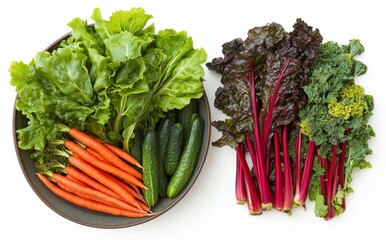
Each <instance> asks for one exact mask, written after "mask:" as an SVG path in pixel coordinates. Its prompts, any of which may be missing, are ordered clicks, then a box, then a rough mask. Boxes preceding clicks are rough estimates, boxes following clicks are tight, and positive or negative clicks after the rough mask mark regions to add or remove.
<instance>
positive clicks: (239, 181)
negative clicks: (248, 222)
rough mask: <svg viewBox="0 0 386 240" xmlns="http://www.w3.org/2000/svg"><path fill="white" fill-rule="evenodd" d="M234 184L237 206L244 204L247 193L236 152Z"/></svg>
mask: <svg viewBox="0 0 386 240" xmlns="http://www.w3.org/2000/svg"><path fill="white" fill-rule="evenodd" d="M236 155H237V156H236V183H235V194H236V201H237V204H244V203H245V201H246V200H247V193H246V190H245V181H244V172H243V168H242V166H241V163H240V161H241V160H240V158H239V157H238V154H237V152H236Z"/></svg>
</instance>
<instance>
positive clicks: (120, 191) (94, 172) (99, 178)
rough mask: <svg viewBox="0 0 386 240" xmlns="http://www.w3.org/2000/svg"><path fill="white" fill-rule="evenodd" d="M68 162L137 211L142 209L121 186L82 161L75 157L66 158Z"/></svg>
mask: <svg viewBox="0 0 386 240" xmlns="http://www.w3.org/2000/svg"><path fill="white" fill-rule="evenodd" d="M68 160H69V162H70V163H71V164H72V165H74V166H75V167H77V168H79V169H80V170H82V171H83V172H84V173H86V174H87V175H89V176H90V177H92V178H94V179H95V180H97V181H98V182H100V183H102V184H103V185H105V186H106V187H108V188H110V189H111V190H113V191H114V192H116V193H117V194H118V195H119V196H121V197H122V198H123V199H125V201H126V202H127V203H129V204H131V205H133V206H134V207H136V208H138V209H142V208H141V206H140V204H139V203H138V201H137V200H136V199H135V198H134V196H133V195H131V194H130V193H129V192H127V191H126V189H124V188H123V187H122V186H120V185H119V184H117V183H116V182H114V181H113V180H111V179H109V178H107V177H106V176H104V175H103V174H101V173H100V171H99V170H98V169H97V168H95V167H94V166H92V165H90V164H88V163H87V162H85V161H84V160H82V159H80V158H79V157H77V156H74V155H73V156H70V157H69V158H68Z"/></svg>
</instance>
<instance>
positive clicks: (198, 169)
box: [12, 24, 211, 229]
mask: <svg viewBox="0 0 386 240" xmlns="http://www.w3.org/2000/svg"><path fill="white" fill-rule="evenodd" d="M93 25H94V24H89V25H88V27H92V26H93ZM71 33H72V32H68V33H66V34H64V35H63V36H61V37H60V38H58V39H57V40H55V41H54V42H53V43H51V44H50V45H49V46H48V47H46V48H45V49H44V50H43V51H47V52H52V51H53V50H55V48H57V47H58V46H59V44H60V43H61V42H62V41H63V40H66V39H67V38H68V37H70V36H71ZM17 99H18V94H16V97H15V100H14V108H13V115H12V132H13V133H12V135H13V143H14V147H15V151H16V155H17V158H18V162H19V165H20V167H21V170H22V172H23V175H24V177H25V179H26V180H27V182H28V184H29V185H30V187H31V188H32V190H33V191H34V192H35V194H36V195H37V196H38V197H39V198H40V199H41V201H43V202H44V203H45V205H47V206H48V207H49V208H50V209H51V210H53V211H54V212H56V213H57V214H58V215H60V216H62V217H63V218H65V219H68V220H70V221H72V222H75V223H78V224H80V225H84V226H87V227H94V228H101V229H117V228H126V227H133V226H136V225H139V224H143V223H145V222H148V221H150V220H153V219H155V218H157V217H159V216H161V215H162V214H164V213H166V212H167V211H169V210H170V209H171V208H172V207H174V206H175V205H177V203H178V202H179V201H181V200H182V198H184V197H185V195H186V194H187V193H188V192H189V190H190V189H191V188H192V187H193V185H194V183H195V182H196V180H197V178H198V176H199V174H200V172H201V170H202V168H203V166H204V164H205V162H206V158H207V155H208V150H209V147H210V140H211V110H210V105H209V99H208V96H207V94H206V91H205V89H204V90H203V94H202V97H201V98H200V99H203V102H204V106H205V107H204V110H205V116H206V118H207V123H206V126H205V127H206V128H207V134H206V142H203V143H202V146H201V147H202V149H201V150H200V151H201V152H202V153H203V154H202V158H201V159H202V161H201V162H200V163H199V164H197V166H196V169H195V171H194V172H193V175H192V177H191V179H190V181H189V183H188V185H187V186H186V187H185V188H184V189H183V190H182V191H181V193H180V194H179V195H178V196H177V197H175V198H174V201H173V203H172V204H170V205H169V206H167V207H166V208H164V209H163V210H162V211H161V212H159V213H158V214H155V215H153V216H149V217H143V218H138V219H140V220H138V221H136V222H134V223H127V224H121V225H101V224H93V223H91V222H85V221H81V220H79V219H77V218H74V217H72V216H70V215H68V214H65V213H64V212H62V211H59V210H58V209H57V208H56V207H55V205H54V204H51V203H50V202H49V201H47V200H46V198H45V197H44V196H43V194H42V193H41V192H40V191H39V190H38V189H37V188H36V187H35V185H34V183H33V181H32V179H31V178H29V177H28V173H27V169H26V167H25V165H24V162H23V159H22V156H21V153H20V151H21V149H20V148H19V145H18V139H17V133H16V131H17V126H16V122H17V114H18V113H19V112H20V111H18V110H17V108H16V101H17ZM200 99H197V100H200ZM203 140H205V137H204V139H203ZM29 151H31V150H29Z"/></svg>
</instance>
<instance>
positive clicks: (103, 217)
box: [13, 33, 211, 229]
mask: <svg viewBox="0 0 386 240" xmlns="http://www.w3.org/2000/svg"><path fill="white" fill-rule="evenodd" d="M69 35H70V33H68V34H66V35H64V36H63V37H61V38H59V39H58V40H57V41H55V42H54V43H53V44H51V45H50V46H49V47H48V48H47V49H45V51H49V52H51V51H53V50H55V49H56V48H58V46H59V44H60V42H61V41H62V40H64V39H66V38H68V37H69ZM198 106H199V113H200V115H201V116H202V118H203V119H204V122H205V127H204V138H203V142H202V143H203V144H202V147H201V151H200V155H199V159H198V162H197V166H196V169H195V171H194V173H193V176H192V178H191V179H190V181H189V183H188V185H187V186H186V187H185V188H184V190H183V191H182V192H181V193H180V194H179V195H178V196H177V197H175V198H173V199H169V198H165V199H161V200H160V201H159V202H158V203H157V204H156V206H154V207H153V208H152V210H153V211H154V212H158V214H156V215H153V216H151V217H144V218H126V217H119V216H113V215H108V214H104V213H99V212H96V211H92V210H88V209H85V208H83V207H79V206H76V205H74V204H72V203H69V202H67V201H66V200H63V199H62V198H60V197H58V196H56V195H55V194H53V193H52V192H51V191H50V190H49V189H48V188H47V187H46V186H44V185H43V183H42V182H41V181H40V180H39V179H38V177H37V176H36V167H35V163H34V161H33V160H32V159H31V157H30V155H31V151H25V150H23V149H20V148H19V147H18V144H17V136H16V130H17V129H20V128H24V127H26V126H27V124H28V119H27V118H26V117H25V116H24V115H22V114H21V112H19V111H18V110H16V108H15V110H14V113H13V130H14V144H15V149H16V153H17V157H18V159H19V163H20V167H21V169H22V171H23V173H24V176H25V178H26V179H27V181H28V183H29V184H30V186H31V187H32V189H33V190H34V191H35V193H36V195H37V196H38V197H39V198H40V199H41V200H42V201H43V202H44V203H45V204H46V205H47V206H48V207H50V208H51V209H52V210H53V211H55V212H56V213H58V214H59V215H61V216H63V217H65V218H67V219H69V220H71V221H73V222H76V223H79V224H82V225H85V226H89V227H95V228H106V229H109V228H125V227H130V226H135V225H138V224H141V223H145V222H147V221H150V220H152V219H154V218H156V217H159V216H160V215H162V214H163V213H165V212H167V211H168V210H169V209H170V208H172V207H173V206H174V205H176V204H177V203H178V202H179V201H180V200H181V199H182V198H183V197H185V195H186V194H187V193H188V191H189V190H190V188H191V187H192V185H193V184H194V182H195V181H196V179H197V177H198V175H199V174H200V171H201V169H202V167H203V165H204V162H205V158H206V155H207V152H208V148H209V144H210V122H211V116H210V108H209V103H208V98H207V96H206V93H205V92H204V95H203V97H202V98H201V99H199V100H198ZM187 207H188V206H187Z"/></svg>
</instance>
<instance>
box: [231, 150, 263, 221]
mask: <svg viewBox="0 0 386 240" xmlns="http://www.w3.org/2000/svg"><path fill="white" fill-rule="evenodd" d="M236 152H237V155H238V157H239V159H240V164H241V167H242V169H243V173H244V180H245V186H246V192H247V200H248V209H249V213H250V214H251V215H258V214H261V211H262V208H261V201H260V198H259V195H258V193H257V189H256V186H255V183H254V181H253V178H252V175H251V172H250V170H249V167H248V164H247V161H246V159H245V155H244V154H243V152H242V150H241V148H240V146H237V147H236Z"/></svg>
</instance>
